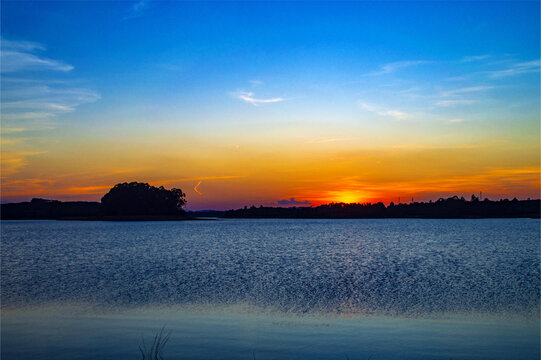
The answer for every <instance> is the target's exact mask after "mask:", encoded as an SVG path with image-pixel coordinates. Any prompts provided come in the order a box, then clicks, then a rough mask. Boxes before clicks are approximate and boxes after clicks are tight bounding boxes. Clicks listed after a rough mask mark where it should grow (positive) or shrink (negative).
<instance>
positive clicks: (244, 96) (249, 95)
mask: <svg viewBox="0 0 541 360" xmlns="http://www.w3.org/2000/svg"><path fill="white" fill-rule="evenodd" d="M233 96H234V97H236V98H237V99H240V100H243V101H246V102H247V103H250V104H252V105H254V106H258V105H260V104H270V103H277V102H281V101H284V100H285V99H284V98H281V97H277V98H271V99H257V98H255V97H254V93H253V92H250V91H243V90H240V91H237V92H235V93H233Z"/></svg>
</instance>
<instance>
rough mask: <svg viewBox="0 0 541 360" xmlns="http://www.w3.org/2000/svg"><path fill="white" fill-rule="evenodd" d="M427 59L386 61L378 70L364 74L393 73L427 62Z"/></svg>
mask: <svg viewBox="0 0 541 360" xmlns="http://www.w3.org/2000/svg"><path fill="white" fill-rule="evenodd" d="M427 63H429V61H426V60H409V61H397V62H392V63H387V64H384V65H381V67H380V70H379V71H376V72H372V73H368V74H365V76H377V75H385V74H390V73H394V72H395V71H397V70H400V69H403V68H407V67H410V66H415V65H421V64H427Z"/></svg>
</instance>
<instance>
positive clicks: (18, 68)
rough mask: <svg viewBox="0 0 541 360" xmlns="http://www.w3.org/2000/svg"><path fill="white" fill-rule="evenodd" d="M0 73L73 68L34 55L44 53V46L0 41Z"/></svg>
mask: <svg viewBox="0 0 541 360" xmlns="http://www.w3.org/2000/svg"><path fill="white" fill-rule="evenodd" d="M0 41H1V48H2V51H1V52H0V59H1V66H0V72H2V73H14V72H23V71H45V70H51V71H62V72H67V71H71V70H73V66H72V65H69V64H66V63H64V62H62V61H58V60H53V59H48V58H46V57H42V56H40V55H39V54H36V53H37V52H39V51H44V50H45V46H43V45H41V44H37V43H33V42H28V41H11V40H5V39H0Z"/></svg>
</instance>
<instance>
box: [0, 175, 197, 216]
mask: <svg viewBox="0 0 541 360" xmlns="http://www.w3.org/2000/svg"><path fill="white" fill-rule="evenodd" d="M185 196H186V195H185V194H184V193H183V192H182V190H180V189H174V188H173V189H171V190H167V189H165V188H164V187H163V186H161V187H154V186H151V185H149V184H147V183H138V182H131V183H122V184H116V185H115V186H114V187H113V188H111V189H110V190H109V192H108V193H107V194H105V195H104V196H103V197H102V199H101V203H99V202H85V201H66V202H62V201H58V200H46V199H32V201H30V202H21V203H12V204H2V206H1V211H0V217H1V218H2V219H3V220H8V219H81V220H151V219H156V220H175V219H183V218H187V217H188V216H187V214H186V212H185V211H184V210H183V209H182V206H184V204H186V199H185Z"/></svg>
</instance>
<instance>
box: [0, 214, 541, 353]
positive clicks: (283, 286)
mask: <svg viewBox="0 0 541 360" xmlns="http://www.w3.org/2000/svg"><path fill="white" fill-rule="evenodd" d="M1 230H2V250H1V256H2V267H1V275H2V355H3V357H2V358H6V359H7V358H13V359H15V358H24V357H25V356H27V357H26V358H39V357H42V358H47V357H48V356H49V355H51V353H50V352H51V351H53V350H51V349H55V350H54V351H55V356H56V358H62V356H63V355H62V354H64V355H66V356H65V358H77V357H79V358H81V359H86V358H93V356H89V355H88V353H89V352H90V353H92V350H91V349H94V351H97V350H96V349H101V350H100V351H101V353H100V357H102V358H108V356H109V355H111V356H112V357H111V358H123V357H126V358H136V356H137V352H136V350H137V341H138V339H139V336H140V334H141V332H143V331H145V329H146V330H148V331H149V332H151V331H154V330H152V329H154V328H155V327H160V326H162V325H163V324H164V323H167V322H169V327H170V328H173V330H174V331H175V332H176V333H177V334H178V337H177V342H176V343H175V341H174V339H175V337H173V338H172V340H171V344H170V345H169V346H170V348H171V352H172V354H171V356H172V358H177V357H178V358H181V357H182V358H220V359H222V358H224V359H225V358H252V351H254V352H256V353H258V354H259V358H284V357H286V358H305V357H310V358H317V357H318V354H320V355H321V354H323V355H321V356H322V357H321V358H344V355H343V352H341V351H342V350H340V349H348V350H347V352H348V353H347V354H346V356H347V357H348V358H351V359H353V358H365V359H366V358H368V357H369V356H370V355H371V354H372V353H373V352H375V354H374V357H373V359H377V358H378V356H379V358H386V359H394V358H397V359H398V358H412V359H413V358H426V359H433V358H442V359H443V358H446V359H449V358H450V357H453V358H485V359H490V358H502V359H504V358H517V357H516V356H517V354H520V355H521V356H520V358H529V359H538V358H539V306H540V299H539V298H540V270H539V269H540V263H539V257H540V246H539V236H540V222H539V220H533V219H491V220H425V219H423V220H414V219H400V220H398V219H397V220H389V219H384V220H252V219H250V220H219V221H184V222H60V221H12V222H2V229H1ZM66 327H67V328H68V329H71V330H70V331H67V332H66V334H63V335H62V333H61V332H59V331H58V330H54V331H53V330H52V329H59V328H62V329H66ZM224 332H226V333H228V335H230V336H232V337H233V338H232V339H229V338H227V336H226V337H225V339H224V336H223V334H224ZM55 334H56V337H55ZM76 334H79V335H80V337H77V339H79V340H77V341H73V340H72V341H66V342H65V344H64V342H63V339H69V338H70V336H75V335H76ZM106 334H108V335H107V339H109V338H110V337H116V341H114V342H113V343H112V344H109V345H108V346H105V345H104V344H107V341H104V340H103V339H102V340H101V342H100V341H99V340H98V339H99V338H100V336H105V335H106ZM134 334H135V335H134ZM194 334H199V335H198V336H196V335H194ZM254 334H259V335H258V336H256V338H255V339H254ZM472 334H473V335H472ZM149 335H150V334H149ZM472 336H473V338H472ZM476 336H477V337H476ZM81 337H82V338H84V339H86V340H84V341H83V340H81ZM202 338H203V339H204V340H202ZM28 339H35V340H34V342H33V344H32V345H31V346H30V348H29V345H28ZM47 339H49V340H50V341H51V343H48V342H47ZM329 339H334V341H330V340H329ZM473 340H475V341H473ZM472 341H473V343H471V344H470V342H472ZM79 342H80V344H79ZM24 343H27V345H26V346H23V344H24ZM326 343H327V345H328V346H326V347H325V346H323V347H321V344H326ZM406 343H407V344H416V345H406ZM477 343H478V344H479V345H475V344H477ZM74 344H75V345H77V344H79V345H77V346H75V345H74ZM333 344H341V345H340V346H339V348H336V349H335V348H334V347H333ZM385 344H387V345H385ZM400 344H402V345H400ZM505 344H507V345H505ZM49 345H50V346H49ZM53 345H54V346H53ZM316 345H317V346H320V348H318V347H317V346H316ZM74 346H75V347H74ZM104 346H105V347H104ZM336 346H338V345H336ZM22 347H25V349H26V350H24V351H23V349H22ZM73 347H74V348H73ZM84 349H86V350H84ZM175 349H176V350H175ZM83 350H84V351H83ZM132 350H135V352H133V351H132ZM207 350H209V351H210V353H208V354H207V353H205V351H207ZM25 351H26V352H27V353H25ZM70 351H72V352H70ZM85 353H86V355H85ZM24 354H26V355H24ZM108 354H109V355H108ZM325 354H326V355H325ZM512 354H514V355H512ZM68 355H69V356H68ZM132 356H133V357H132ZM175 356H177V357H175ZM356 356H357V357H356ZM49 357H50V356H49ZM166 358H167V357H166Z"/></svg>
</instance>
